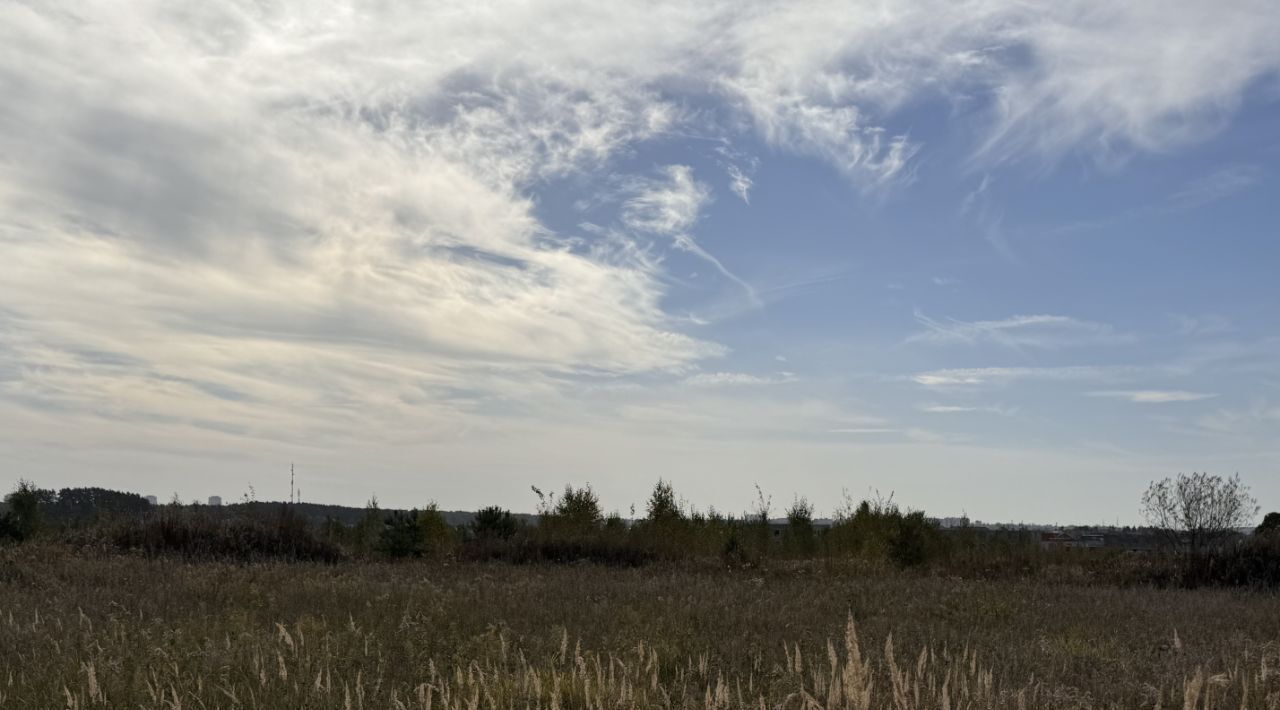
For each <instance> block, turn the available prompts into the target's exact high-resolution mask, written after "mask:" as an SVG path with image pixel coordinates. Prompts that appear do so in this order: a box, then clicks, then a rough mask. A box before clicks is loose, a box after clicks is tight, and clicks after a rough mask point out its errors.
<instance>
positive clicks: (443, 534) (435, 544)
mask: <svg viewBox="0 0 1280 710" xmlns="http://www.w3.org/2000/svg"><path fill="white" fill-rule="evenodd" d="M415 516H416V518H417V523H418V530H419V531H420V532H421V535H422V554H423V555H425V556H427V557H443V556H444V555H447V554H449V552H450V551H452V550H453V546H454V543H455V542H456V537H455V535H454V530H453V528H451V527H449V523H448V522H447V521H445V519H444V515H442V514H441V513H440V508H439V506H437V505H436V503H435V501H432V502H430V503H428V504H427V507H426V508H425V509H423V510H420V511H416V513H415Z"/></svg>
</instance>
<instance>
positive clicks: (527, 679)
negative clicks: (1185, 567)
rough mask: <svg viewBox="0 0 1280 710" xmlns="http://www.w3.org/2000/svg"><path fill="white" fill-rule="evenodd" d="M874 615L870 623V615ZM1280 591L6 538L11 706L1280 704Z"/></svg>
mask: <svg viewBox="0 0 1280 710" xmlns="http://www.w3.org/2000/svg"><path fill="white" fill-rule="evenodd" d="M854 620H856V624H855V623H854ZM1278 656H1280V600H1278V599H1277V598H1276V597H1274V596H1271V595H1262V594H1248V593H1242V592H1225V591H1203V590H1202V591H1156V590H1145V589H1125V590H1120V589H1105V588H1087V587H1081V586H1073V585H1051V584H1046V583H1043V582H1039V583H1031V582H972V581H958V580H948V579H941V578H931V577H916V576H910V575H900V574H893V573H887V572H885V573H878V574H874V575H865V574H855V573H853V572H851V571H849V570H835V569H831V568H824V567H821V566H797V567H793V568H789V569H785V570H783V569H777V570H772V571H768V572H759V571H754V572H742V571H733V572H730V571H724V570H718V569H711V568H695V567H649V568H644V569H606V568H599V567H593V566H580V567H563V566H562V567H551V566H525V567H514V566H504V565H461V566H457V565H454V566H443V565H432V564H426V563H414V564H403V565H390V564H369V565H363V564H344V565H336V566H320V565H304V564H262V565H247V566H237V565H228V564H213V563H206V564H178V563H169V562H164V561H155V560H152V561H148V560H142V559H132V558H123V557H115V558H108V559H102V560H92V559H88V558H86V557H76V556H71V555H67V554H66V553H64V552H62V551H60V550H57V549H55V548H48V547H43V548H42V547H28V548H26V549H10V550H5V551H0V707H3V708H6V709H8V708H42V709H43V708H59V707H73V708H131V709H136V708H272V709H275V708H369V709H373V708H379V709H381V708H490V707H494V708H497V707H501V708H526V707H529V708H597V707H600V708H603V707H610V708H618V707H626V708H632V707H634V708H648V707H697V708H711V707H715V708H737V707H744V708H745V707H750V708H760V707H767V708H774V707H786V708H814V707H818V708H895V709H905V708H957V709H958V708H1021V707H1027V708H1037V707H1041V708H1155V707H1161V708H1179V707H1183V708H1207V707H1215V708H1232V709H1233V710H1234V709H1235V708H1241V707H1248V708H1280V677H1277V671H1275V670H1272V669H1275V668H1278V667H1280V657H1278Z"/></svg>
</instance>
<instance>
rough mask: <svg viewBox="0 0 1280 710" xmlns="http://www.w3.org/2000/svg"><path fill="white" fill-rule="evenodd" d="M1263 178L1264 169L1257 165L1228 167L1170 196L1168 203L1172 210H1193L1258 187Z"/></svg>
mask: <svg viewBox="0 0 1280 710" xmlns="http://www.w3.org/2000/svg"><path fill="white" fill-rule="evenodd" d="M1262 176H1263V171H1262V168H1260V167H1258V166H1257V165H1228V166H1226V167H1223V168H1219V169H1218V170H1215V171H1213V172H1212V173H1209V174H1208V175H1206V176H1204V177H1202V178H1199V179H1196V180H1193V181H1192V182H1190V183H1188V184H1187V185H1186V187H1184V188H1182V189H1181V190H1178V191H1177V192H1175V193H1173V194H1171V195H1169V197H1168V198H1167V201H1168V203H1169V206H1170V207H1171V208H1176V209H1193V208H1195V207H1200V206H1201V205H1206V204H1208V203H1210V202H1217V201H1218V200H1221V199H1224V198H1226V197H1230V196H1231V195H1234V194H1236V193H1238V192H1243V191H1244V190H1247V189H1249V188H1250V187H1253V186H1254V185H1256V184H1257V183H1258V182H1259V181H1260V180H1261V179H1262Z"/></svg>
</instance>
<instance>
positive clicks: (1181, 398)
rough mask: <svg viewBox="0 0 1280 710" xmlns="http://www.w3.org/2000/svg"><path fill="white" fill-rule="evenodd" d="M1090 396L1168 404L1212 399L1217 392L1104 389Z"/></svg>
mask: <svg viewBox="0 0 1280 710" xmlns="http://www.w3.org/2000/svg"><path fill="white" fill-rule="evenodd" d="M1089 396H1090V397H1112V398H1115V399H1124V400H1128V401H1130V402H1135V403H1138V404H1166V403H1169V402H1198V401H1200V400H1202V399H1212V398H1213V397H1217V396H1218V395H1216V394H1209V393H1205V392H1188V391H1186V390H1103V391H1098V392H1090V393H1089Z"/></svg>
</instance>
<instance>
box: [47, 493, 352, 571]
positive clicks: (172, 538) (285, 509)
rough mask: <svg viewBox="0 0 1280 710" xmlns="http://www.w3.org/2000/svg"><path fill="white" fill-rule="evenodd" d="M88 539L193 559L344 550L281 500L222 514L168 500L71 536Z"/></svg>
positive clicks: (290, 556)
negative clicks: (260, 513) (268, 512)
mask: <svg viewBox="0 0 1280 710" xmlns="http://www.w3.org/2000/svg"><path fill="white" fill-rule="evenodd" d="M71 539H72V540H73V541H79V542H81V543H82V544H94V543H105V544H107V545H108V546H111V547H114V548H116V549H119V550H127V551H136V552H140V553H142V554H144V555H147V556H165V555H177V556H180V557H183V558H187V559H198V560H208V559H229V560H257V559H283V560H295V561H310V562H337V561H339V560H341V559H342V558H343V554H342V550H341V549H340V548H339V547H338V546H337V545H334V544H333V543H331V542H327V541H324V540H321V539H320V538H318V537H317V536H316V535H315V534H314V533H313V532H312V530H311V528H310V526H309V525H308V524H307V521H306V519H304V518H303V517H302V516H300V515H297V514H296V513H295V512H294V511H293V510H292V507H291V506H288V505H283V504H282V505H281V506H280V508H279V510H278V512H277V513H276V514H275V515H274V516H272V517H270V518H266V519H263V518H233V519H229V520H219V519H217V518H215V517H213V516H211V515H208V514H205V513H202V512H199V511H189V510H183V509H181V508H178V507H174V506H166V507H165V508H164V509H162V510H161V511H160V512H159V513H157V514H155V515H151V516H148V517H146V518H140V519H120V520H117V521H114V522H112V523H106V524H103V525H101V526H98V527H95V528H89V529H86V530H85V531H82V532H81V533H78V534H76V535H74V536H73V537H72V538H71Z"/></svg>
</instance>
